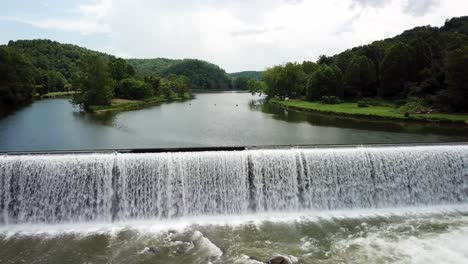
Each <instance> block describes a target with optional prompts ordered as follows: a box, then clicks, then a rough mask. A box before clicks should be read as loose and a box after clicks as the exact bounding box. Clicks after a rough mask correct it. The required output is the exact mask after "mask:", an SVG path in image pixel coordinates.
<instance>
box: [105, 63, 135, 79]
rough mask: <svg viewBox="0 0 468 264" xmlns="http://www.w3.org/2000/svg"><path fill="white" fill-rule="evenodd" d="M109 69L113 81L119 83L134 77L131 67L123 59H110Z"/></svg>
mask: <svg viewBox="0 0 468 264" xmlns="http://www.w3.org/2000/svg"><path fill="white" fill-rule="evenodd" d="M109 69H110V73H111V76H112V78H113V79H114V80H115V81H121V80H122V79H125V78H130V77H132V76H133V75H135V71H134V70H133V68H132V66H130V65H129V64H127V62H126V61H125V60H124V59H120V58H118V59H112V60H111V61H110V62H109Z"/></svg>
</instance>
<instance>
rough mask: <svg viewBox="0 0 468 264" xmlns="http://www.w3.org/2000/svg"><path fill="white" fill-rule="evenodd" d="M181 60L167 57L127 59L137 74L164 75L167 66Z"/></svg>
mask: <svg viewBox="0 0 468 264" xmlns="http://www.w3.org/2000/svg"><path fill="white" fill-rule="evenodd" d="M180 62H182V60H173V59H166V58H155V59H127V63H128V64H130V65H131V66H132V67H133V69H134V70H135V72H136V74H137V75H140V76H152V75H162V74H163V73H164V71H165V70H166V69H167V68H169V67H171V66H172V65H174V64H177V63H180Z"/></svg>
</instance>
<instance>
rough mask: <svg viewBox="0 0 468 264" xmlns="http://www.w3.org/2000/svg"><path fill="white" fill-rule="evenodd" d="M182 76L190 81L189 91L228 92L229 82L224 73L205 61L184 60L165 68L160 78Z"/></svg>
mask: <svg viewBox="0 0 468 264" xmlns="http://www.w3.org/2000/svg"><path fill="white" fill-rule="evenodd" d="M171 74H175V75H183V76H186V77H187V78H188V79H189V80H190V84H191V89H196V90H230V89H231V81H230V80H229V78H228V76H227V74H226V72H225V71H224V70H223V69H221V68H219V67H218V66H216V65H214V64H211V63H208V62H206V61H201V60H194V59H185V60H183V61H181V62H179V63H177V64H174V65H172V66H170V67H169V68H167V69H166V70H165V71H164V72H163V74H162V76H163V77H167V76H169V75H171Z"/></svg>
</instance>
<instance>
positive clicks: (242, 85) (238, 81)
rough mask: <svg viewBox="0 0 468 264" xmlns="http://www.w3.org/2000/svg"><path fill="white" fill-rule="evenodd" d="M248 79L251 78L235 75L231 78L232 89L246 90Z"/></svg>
mask: <svg viewBox="0 0 468 264" xmlns="http://www.w3.org/2000/svg"><path fill="white" fill-rule="evenodd" d="M249 80H251V78H249V77H243V76H241V77H235V78H234V79H233V80H232V89H234V90H243V91H245V90H248V89H249V87H248V82H249Z"/></svg>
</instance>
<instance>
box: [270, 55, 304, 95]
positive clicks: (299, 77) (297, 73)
mask: <svg viewBox="0 0 468 264" xmlns="http://www.w3.org/2000/svg"><path fill="white" fill-rule="evenodd" d="M263 80H264V81H265V83H266V84H267V86H268V89H267V94H268V95H269V96H279V97H289V98H295V97H299V96H301V95H303V94H304V93H305V90H304V88H305V82H306V74H305V73H304V71H303V70H302V65H301V64H297V63H286V64H285V65H278V66H274V67H272V68H269V69H267V70H266V71H265V72H263Z"/></svg>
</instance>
